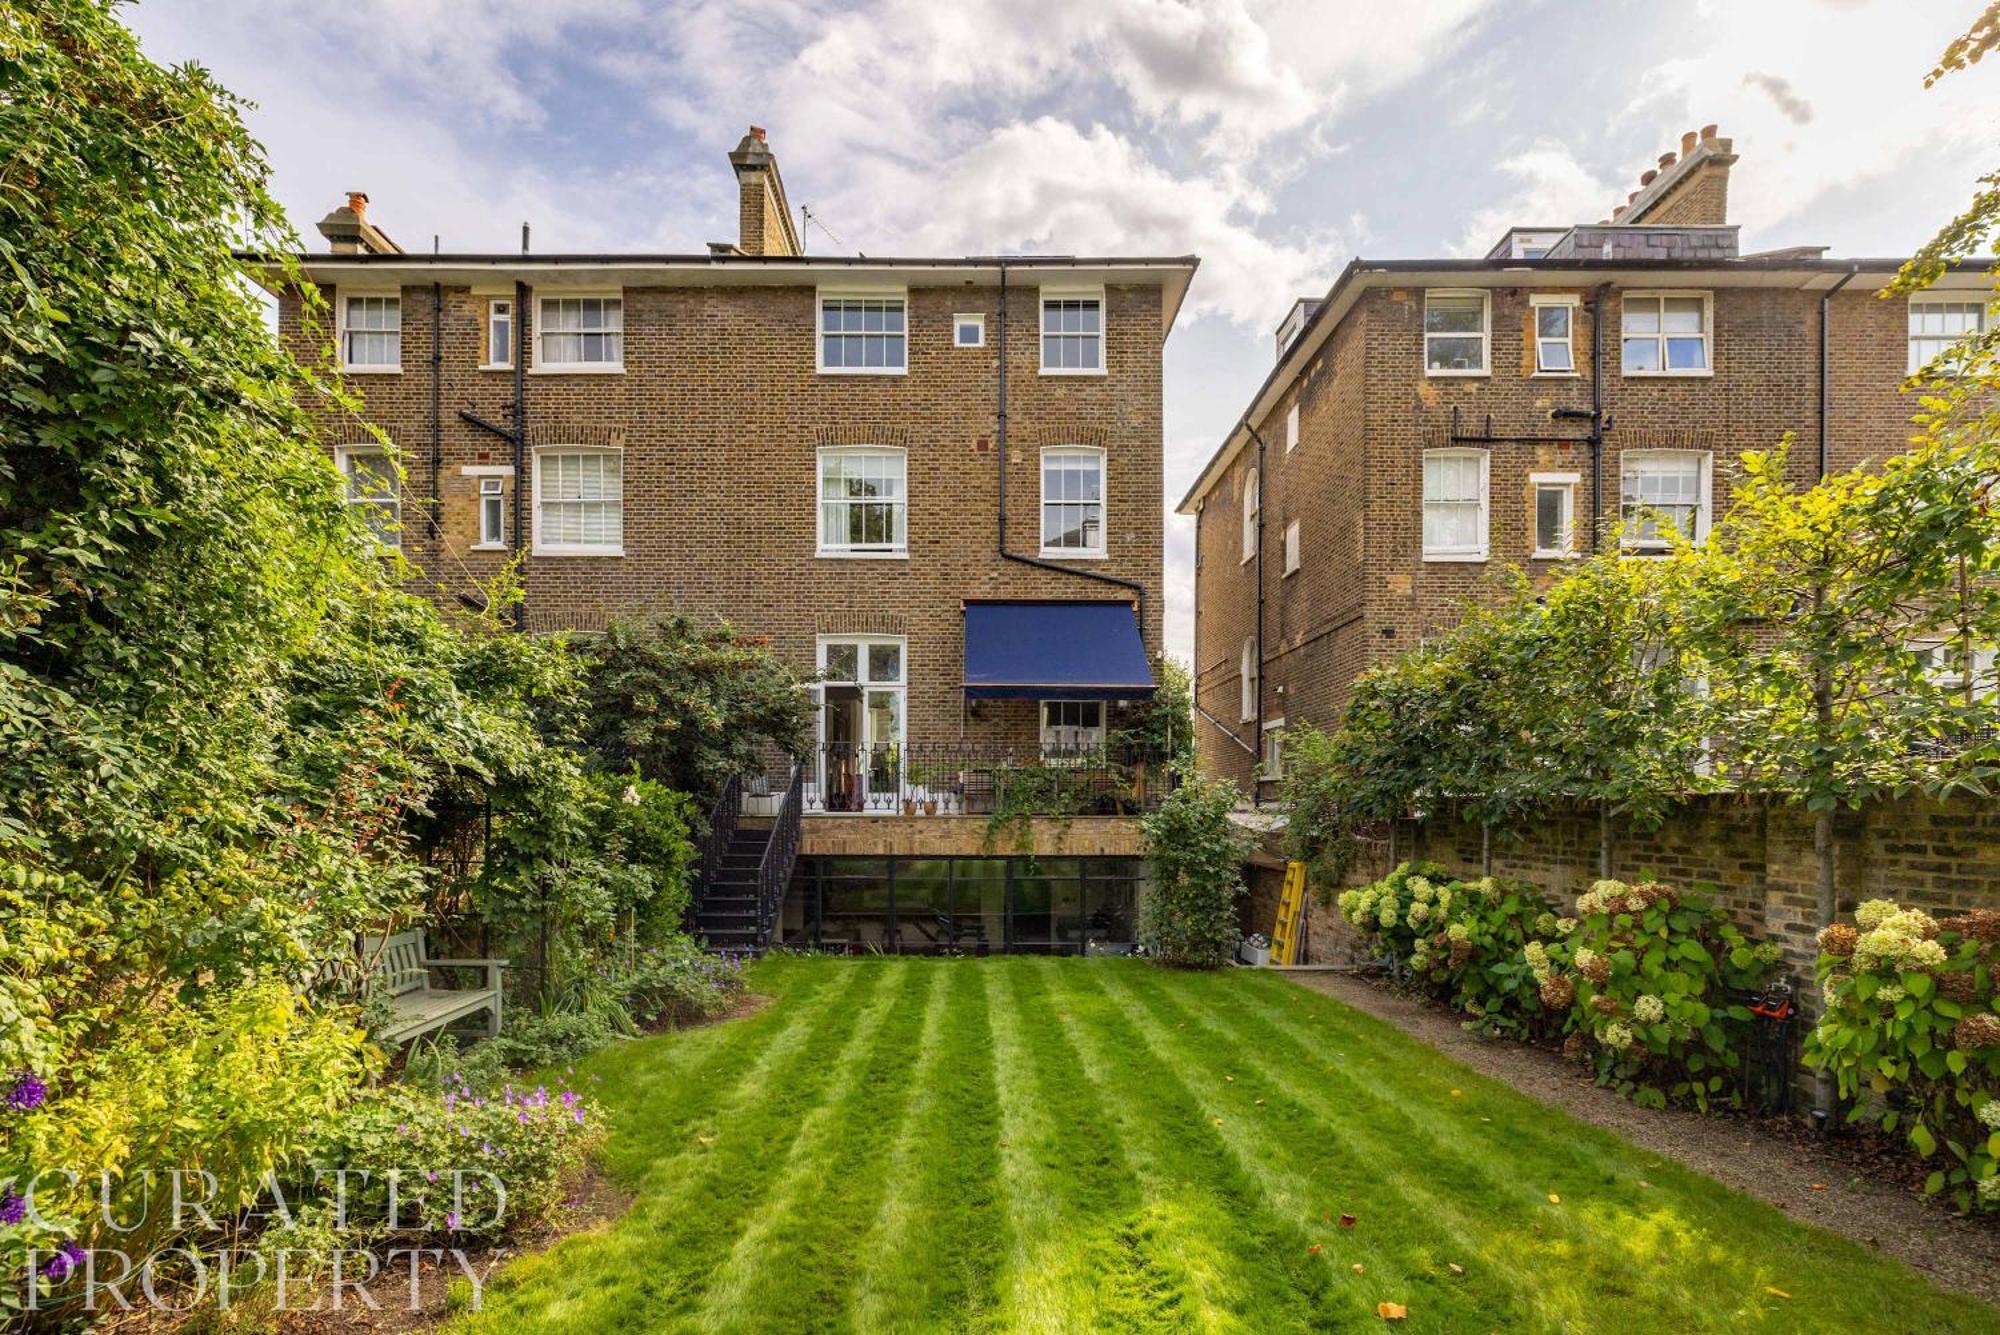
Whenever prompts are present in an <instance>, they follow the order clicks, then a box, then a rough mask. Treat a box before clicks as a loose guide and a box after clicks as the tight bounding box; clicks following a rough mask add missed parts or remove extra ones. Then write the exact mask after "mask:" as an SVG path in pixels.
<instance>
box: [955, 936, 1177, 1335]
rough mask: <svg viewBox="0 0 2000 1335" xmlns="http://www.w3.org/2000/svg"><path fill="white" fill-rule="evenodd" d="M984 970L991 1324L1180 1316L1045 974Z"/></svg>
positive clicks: (1133, 1187)
mask: <svg viewBox="0 0 2000 1335" xmlns="http://www.w3.org/2000/svg"><path fill="white" fill-rule="evenodd" d="M984 972H985V984H986V993H987V1005H988V1009H989V1011H990V1013H991V1014H992V1016H993V1026H992V1034H993V1057H994V1074H995V1079H996V1080H997V1081H998V1086H999V1092H998V1097H999V1105H1000V1134H1001V1141H1000V1156H999V1168H1000V1182H1001V1195H1002V1198H1003V1199H1004V1200H1005V1202H1006V1209H1007V1230H1008V1237H1009V1242H1010V1246H1009V1249H1008V1254H1007V1264H1006V1267H1005V1269H1004V1270H1003V1272H1002V1274H1001V1276H1000V1280H999V1290H1000V1308H999V1311H998V1312H997V1313H996V1318H995V1321H994V1322H993V1325H994V1327H995V1328H997V1329H1002V1330H1018V1331H1032V1332H1036V1333H1037V1335H1041V1333H1042V1332H1052V1333H1054V1332H1062V1333H1067V1332H1072V1331H1074V1332H1085V1333H1087V1332H1093V1331H1118V1330H1131V1331H1143V1330H1149V1329H1150V1330H1169V1329H1175V1328H1180V1327H1184V1326H1185V1321H1184V1320H1177V1318H1181V1317H1182V1316H1183V1315H1184V1314H1182V1313H1181V1312H1180V1311H1179V1310H1178V1290H1177V1287H1176V1279H1175V1276H1174V1274H1173V1273H1172V1269H1171V1266H1170V1264H1169V1263H1168V1261H1167V1259H1165V1258H1155V1257H1154V1256H1152V1255H1150V1254H1149V1253H1148V1252H1147V1251H1146V1249H1145V1248H1144V1246H1143V1245H1142V1239H1140V1237H1139V1235H1138V1233H1137V1231H1136V1223H1135V1221H1136V1220H1137V1219H1138V1215H1139V1210H1140V1205H1141V1198H1140V1193H1139V1183H1138V1179H1137V1178H1136V1177H1135V1176H1134V1175H1133V1173H1132V1169H1131V1167H1130V1165H1129V1164H1127V1163H1126V1161H1125V1156H1124V1152H1123V1149H1122V1147H1121V1146H1120V1145H1119V1143H1118V1141H1117V1138H1116V1136H1115V1135H1114V1133H1113V1131H1112V1128H1111V1124H1110V1119H1109V1118H1108V1117H1107V1116H1106V1114H1105V1109H1104V1107H1103V1105H1102V1104H1101V1103H1100V1102H1099V1101H1098V1099H1097V1095H1096V1092H1095V1091H1094V1090H1093V1089H1092V1087H1091V1085H1090V1082H1089V1081H1088V1080H1087V1079H1086V1078H1085V1077H1084V1074H1083V1069H1082V1066H1081V1065H1080V1064H1079V1062H1078V1060H1077V1056H1076V1053H1075V1050H1074V1049H1073V1048H1071V1047H1070V1046H1069V1044H1068V1042H1067V1041H1066V1040H1065V1039H1064V1037H1063V1035H1062V1033H1061V1031H1060V1030H1059V1029H1058V1027H1057V1024H1056V1018H1055V1011H1054V1009H1053V1007H1052V1006H1051V1005H1050V1004H1049V997H1048V992H1047V987H1046V984H1045V983H1044V981H1043V979H1042V977H1041V976H1040V975H1039V974H1038V973H1036V972H1034V971H1032V970H1029V969H1026V968H1023V967H1022V961H1019V960H1000V961H994V962H993V963H991V964H989V965H986V966H984Z"/></svg>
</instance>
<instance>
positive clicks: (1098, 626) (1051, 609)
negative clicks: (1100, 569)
mask: <svg viewBox="0 0 2000 1335" xmlns="http://www.w3.org/2000/svg"><path fill="white" fill-rule="evenodd" d="M1153 689H1154V688H1153V673H1152V669H1151V667H1150V665H1148V663H1147V662H1146V644H1145V641H1144V640H1142V639H1141V638H1140V637H1139V619H1138V617H1137V616H1136V615H1135V614H1134V612H1133V610H1132V604H1131V603H1125V602H1062V603H1035V602H990V603H989V602H968V603H966V605H965V695H966V698H967V699H969V700H1149V699H1151V698H1152V695H1153Z"/></svg>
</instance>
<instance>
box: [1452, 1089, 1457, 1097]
mask: <svg viewBox="0 0 2000 1335" xmlns="http://www.w3.org/2000/svg"><path fill="white" fill-rule="evenodd" d="M1458 1095H1459V1091H1458V1090H1455V1089H1454V1090H1453V1091H1451V1096H1452V1097H1453V1098H1457V1097H1458Z"/></svg>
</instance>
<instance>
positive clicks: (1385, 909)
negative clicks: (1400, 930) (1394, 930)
mask: <svg viewBox="0 0 2000 1335" xmlns="http://www.w3.org/2000/svg"><path fill="white" fill-rule="evenodd" d="M1375 921H1376V922H1378V923H1381V924H1382V926H1384V927H1394V926H1395V925H1396V903H1395V901H1394V900H1390V901H1388V902H1386V903H1384V904H1383V905H1382V907H1381V909H1380V910H1379V911H1378V912H1377V913H1376V915H1375Z"/></svg>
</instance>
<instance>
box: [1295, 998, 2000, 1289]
mask: <svg viewBox="0 0 2000 1335" xmlns="http://www.w3.org/2000/svg"><path fill="white" fill-rule="evenodd" d="M1291 977H1292V979H1293V981H1295V982H1297V983H1298V984H1299V985H1300V986H1302V987H1309V988H1311V989H1313V990H1314V991H1316V992H1323V993H1325V994H1326V995H1328V996H1330V997H1333V998H1334V999H1336V1000H1338V1001H1342V1002H1345V1003H1346V1004H1347V1005H1349V1006H1352V1007H1354V1008H1355V1009H1356V1010H1360V1011H1366V1012H1367V1013H1368V1014H1370V1015H1373V1016H1375V1017H1377V1018H1378V1019H1382V1020H1386V1021H1388V1022H1389V1023H1390V1024H1393V1025H1395V1026H1396V1027H1397V1028H1399V1029H1401V1030H1403V1031H1404V1032H1405V1033H1407V1034H1409V1035H1411V1036H1412V1037H1414V1038H1419V1039H1422V1040H1423V1041H1424V1042H1426V1043H1428V1044H1430V1045H1431V1046H1432V1047H1434V1048H1437V1049H1438V1050H1439V1051H1441V1052H1444V1053H1447V1054H1449V1055H1450V1056H1452V1057H1455V1058H1456V1059H1458V1060H1459V1061H1461V1062H1463V1063H1465V1064H1466V1065H1467V1066H1470V1067H1471V1068H1472V1069H1473V1070H1475V1071H1478V1072H1479V1073H1480V1074H1481V1075H1487V1076H1491V1077H1493V1078H1494V1079H1496V1080H1501V1081H1504V1082H1505V1083H1507V1084H1509V1085H1512V1086H1513V1087H1514V1088H1515V1089H1517V1090H1519V1091H1520V1092H1521V1093H1523V1094H1526V1095H1527V1096H1528V1097H1530V1098H1533V1099H1539V1100H1540V1101H1542V1102H1543V1103H1546V1104H1549V1105H1550V1106H1552V1107H1555V1108H1560V1109H1561V1110H1562V1111H1564V1112H1566V1113H1568V1114H1570V1115H1571V1116H1572V1117H1579V1118H1582V1119H1583V1120H1584V1121H1587V1122H1594V1123H1596V1124H1597V1125H1598V1126H1601V1127H1604V1128H1606V1129H1608V1130H1611V1131H1614V1132H1616V1133H1618V1134H1619V1135H1621V1136H1623V1137H1625V1138H1626V1139H1627V1140H1630V1141H1632V1142H1633V1143H1635V1144H1638V1145H1641V1146H1644V1147H1645V1148H1646V1149H1649V1150H1652V1151H1653V1152H1654V1153H1656V1154H1664V1155H1667V1156H1670V1157H1671V1158H1673V1159H1676V1160H1678V1161H1679V1162H1681V1163H1683V1164H1685V1165H1687V1166H1688V1167H1689V1168H1692V1169H1694V1170H1695V1171H1697V1172H1700V1173H1705V1174H1707V1175H1708V1176H1710V1177H1712V1178H1714V1179H1716V1180H1717V1181H1719V1182H1723V1183H1726V1184H1728V1185H1729V1186H1731V1187H1734V1188H1736V1189H1737V1190H1739V1191H1744V1192H1748V1193H1749V1194H1750V1195H1752V1196H1755V1197H1757V1198H1758V1199H1760V1200H1764V1201H1767V1202H1769V1203H1770V1204H1772V1205H1775V1206H1776V1207H1777V1208H1778V1209H1780V1210H1783V1211H1784V1212H1785V1213H1786V1214H1788V1215H1790V1216H1791V1217H1792V1218H1794V1219H1797V1220H1800V1221H1801V1222H1804V1223H1809V1224H1817V1225H1819V1226H1820V1227H1821V1228H1826V1229H1831V1230H1832V1231H1834V1232H1836V1233H1843V1234H1845V1235H1847V1236H1848V1237H1850V1238H1853V1239H1854V1240H1855V1241H1857V1242H1860V1243H1862V1244H1864V1245H1865V1246H1869V1247H1873V1248H1875V1249H1877V1250H1878V1251H1881V1252H1883V1253H1884V1254H1886V1255H1889V1256H1893V1257H1895V1258H1896V1259H1897V1260H1899V1261H1902V1262H1903V1263H1905V1264H1906V1265H1908V1266H1910V1267H1911V1268H1913V1269H1915V1270H1918V1271H1921V1272H1922V1273H1923V1274H1925V1275H1927V1276H1929V1277H1930V1278H1931V1279H1932V1280H1934V1281H1935V1282H1936V1283H1937V1284H1939V1285H1940V1286H1942V1287H1944V1288H1948V1289H1956V1290H1958V1291H1959V1292H1962V1293H1969V1294H1973V1295H1976V1296H1977V1297H1980V1298H1983V1299H1985V1300H1986V1301H1987V1302H1989V1303H2000V1228H1995V1227H1993V1226H1991V1225H1990V1224H1989V1223H1985V1222H1980V1223H1973V1222H1968V1221H1966V1220H1962V1219H1959V1218H1956V1217H1954V1216H1953V1215H1951V1214H1949V1213H1947V1212H1946V1211H1945V1210H1942V1209H1938V1208H1936V1207H1934V1206H1931V1205H1929V1204H1926V1203H1925V1202H1924V1201H1922V1200H1921V1199H1919V1198H1917V1197H1915V1196H1913V1195H1912V1194H1910V1192H1909V1191H1908V1190H1906V1189H1905V1188H1903V1187H1902V1186H1900V1185H1897V1184H1894V1183H1888V1182H1879V1181H1876V1180H1874V1179H1872V1178H1870V1177H1867V1176H1863V1175H1861V1174H1860V1173H1859V1170H1858V1169H1857V1167H1856V1165H1855V1164H1854V1162H1853V1161H1852V1160H1850V1159H1847V1158H1844V1157H1842V1156H1841V1155H1840V1154H1838V1153H1834V1152H1830V1151H1828V1150H1826V1149H1823V1148H1821V1147H1820V1146H1817V1145H1815V1144H1813V1143H1812V1142H1811V1141H1810V1140H1809V1139H1806V1138H1805V1137H1804V1136H1803V1133H1802V1134H1801V1137H1800V1138H1798V1139H1789V1138H1786V1137H1784V1136H1782V1135H1776V1134H1772V1133H1771V1132H1770V1131H1768V1130H1766V1129H1763V1128H1760V1127H1759V1126H1757V1125H1755V1124H1752V1123H1746V1122H1742V1121H1737V1120H1732V1119H1727V1118H1714V1117H1702V1116H1700V1115H1699V1114H1696V1113H1690V1112H1680V1111H1659V1110H1655V1109H1651V1108H1641V1107H1638V1106H1636V1105H1634V1104H1631V1103H1628V1102H1626V1101H1625V1100H1624V1099H1621V1098H1619V1097H1618V1095H1616V1094H1615V1093H1613V1092H1612V1091H1610V1090H1608V1089H1600V1088H1598V1087H1597V1086H1596V1085H1595V1084H1593V1083H1592V1082H1591V1081H1589V1080H1587V1079H1579V1078H1578V1076H1577V1072H1576V1068H1575V1067H1573V1066H1571V1065H1570V1064H1569V1063H1567V1062H1565V1061H1564V1060H1563V1059H1562V1058H1561V1057H1560V1056H1558V1055H1557V1054H1555V1053H1552V1052H1547V1051H1544V1050H1543V1049H1541V1048H1533V1047H1528V1046H1526V1045H1523V1044H1520V1043H1512V1042H1508V1041H1507V1040H1505V1039H1494V1038H1485V1037H1482V1036H1480V1035H1478V1034H1474V1033H1470V1032H1468V1031H1466V1030H1465V1029H1464V1028H1463V1027H1461V1024H1460V1017H1459V1016H1457V1015H1456V1014H1454V1013H1452V1012H1450V1011H1447V1010H1443V1009H1440V1008H1438V1007H1434V1006H1429V1005H1426V1004H1424V1003H1423V1002H1421V1001H1418V1000H1415V999H1413V998H1411V997H1407V996H1403V995H1399V994H1397V993H1395V992H1392V991H1390V990H1389V989H1388V988H1386V987H1383V986H1380V985H1378V984H1375V983H1371V982H1369V981H1367V980H1365V979H1362V978H1357V977H1355V976H1353V975H1351V974H1339V973H1317V972H1315V973H1296V974H1292V975H1291Z"/></svg>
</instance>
